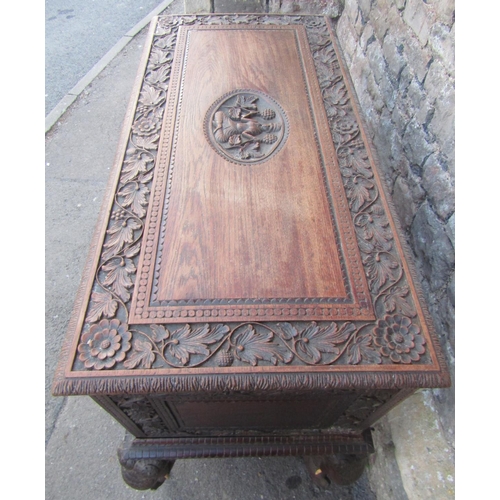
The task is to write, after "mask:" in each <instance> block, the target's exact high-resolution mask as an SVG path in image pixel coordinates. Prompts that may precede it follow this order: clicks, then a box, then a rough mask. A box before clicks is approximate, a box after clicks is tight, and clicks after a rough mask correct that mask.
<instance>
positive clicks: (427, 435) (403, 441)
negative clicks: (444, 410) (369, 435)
mask: <svg viewBox="0 0 500 500" xmlns="http://www.w3.org/2000/svg"><path fill="white" fill-rule="evenodd" d="M388 422H389V427H390V432H391V435H392V440H393V442H394V448H395V456H396V460H397V463H398V465H399V470H400V472H401V480H402V483H403V486H404V489H405V492H406V494H407V496H408V498H411V499H412V500H413V499H414V500H424V499H426V500H427V499H428V500H436V499H437V498H454V496H455V472H454V459H455V454H454V450H453V449H452V448H451V447H450V446H449V444H448V442H447V440H446V438H445V436H444V434H445V432H444V430H443V428H442V426H441V422H440V420H439V415H438V412H437V410H436V408H435V407H434V405H433V404H432V401H431V398H430V396H429V394H428V391H417V392H416V393H415V394H413V395H412V396H410V397H409V398H408V399H406V400H405V401H403V402H402V403H401V404H399V405H398V406H396V408H394V409H393V410H391V412H390V413H389V414H388Z"/></svg>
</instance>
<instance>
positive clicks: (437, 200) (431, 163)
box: [422, 154, 455, 221]
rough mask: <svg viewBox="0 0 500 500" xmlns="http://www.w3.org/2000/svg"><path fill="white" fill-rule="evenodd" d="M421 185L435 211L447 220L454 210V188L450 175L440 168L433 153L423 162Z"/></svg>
mask: <svg viewBox="0 0 500 500" xmlns="http://www.w3.org/2000/svg"><path fill="white" fill-rule="evenodd" d="M422 185H423V188H424V189H425V190H426V191H427V194H428V197H429V202H430V203H431V205H432V206H433V208H434V210H435V212H436V213H437V214H438V216H439V217H440V218H441V219H442V220H443V221H445V220H447V219H448V218H449V217H450V216H451V215H452V214H453V213H454V212H455V190H454V186H453V183H452V181H451V179H450V175H449V174H448V173H447V172H445V171H444V170H443V169H442V167H441V165H440V162H439V159H438V158H437V155H435V154H432V155H431V156H429V158H427V160H426V162H425V163H424V166H423V175H422Z"/></svg>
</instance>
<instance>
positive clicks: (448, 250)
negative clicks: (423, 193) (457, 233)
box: [411, 203, 455, 292]
mask: <svg viewBox="0 0 500 500" xmlns="http://www.w3.org/2000/svg"><path fill="white" fill-rule="evenodd" d="M411 239H412V248H413V250H414V252H415V254H416V256H417V263H418V266H419V267H420V269H421V270H422V273H423V276H424V278H425V279H426V280H427V282H428V283H429V287H430V291H431V292H435V291H437V290H440V289H441V288H442V287H443V286H444V285H445V284H446V283H447V282H448V278H449V276H450V274H451V272H452V271H453V269H454V264H455V253H454V249H453V245H452V244H451V242H450V239H449V238H448V235H447V234H446V230H445V227H444V224H443V223H442V222H441V221H440V220H439V219H438V217H437V216H436V214H435V213H434V212H433V210H432V209H431V207H430V205H429V204H428V203H423V204H422V206H421V207H420V208H419V209H418V210H417V213H416V214H415V218H414V220H413V223H412V226H411Z"/></svg>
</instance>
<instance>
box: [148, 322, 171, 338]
mask: <svg viewBox="0 0 500 500" xmlns="http://www.w3.org/2000/svg"><path fill="white" fill-rule="evenodd" d="M150 328H151V336H152V337H153V340H154V341H155V342H161V341H162V340H167V339H168V338H169V337H170V332H169V331H168V330H167V329H166V328H165V327H164V326H163V325H150Z"/></svg>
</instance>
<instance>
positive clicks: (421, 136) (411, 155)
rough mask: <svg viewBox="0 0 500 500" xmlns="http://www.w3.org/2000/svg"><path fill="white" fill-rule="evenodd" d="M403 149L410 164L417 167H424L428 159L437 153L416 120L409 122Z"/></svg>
mask: <svg viewBox="0 0 500 500" xmlns="http://www.w3.org/2000/svg"><path fill="white" fill-rule="evenodd" d="M403 149H404V151H405V153H406V156H407V158H408V160H409V161H410V163H411V164H412V165H415V166H417V167H422V165H423V163H424V161H425V160H426V159H427V157H428V156H429V155H430V154H432V153H433V152H434V151H435V145H434V144H431V143H430V138H429V136H428V134H427V133H426V132H425V130H424V128H423V127H422V126H421V125H420V124H419V123H418V122H417V120H416V119H415V118H412V119H411V120H410V121H409V123H408V126H407V127H406V129H405V133H404V136H403Z"/></svg>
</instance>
